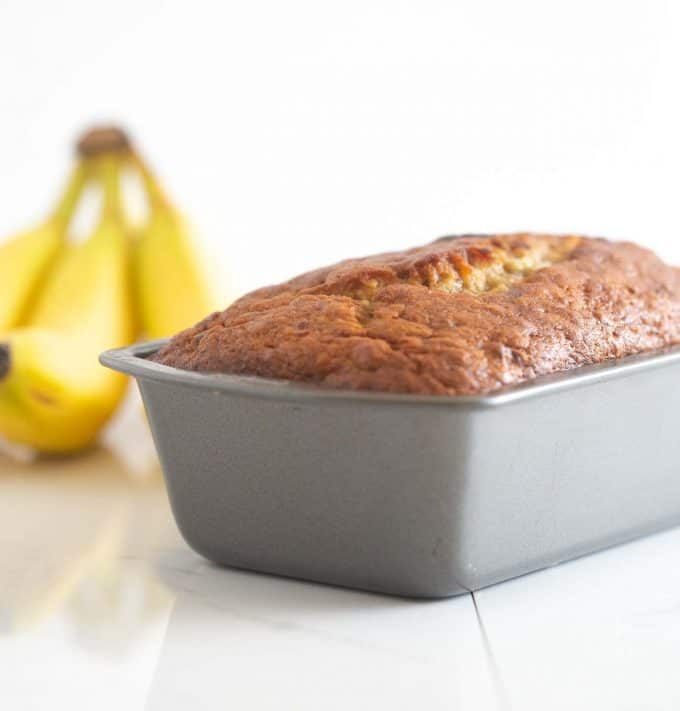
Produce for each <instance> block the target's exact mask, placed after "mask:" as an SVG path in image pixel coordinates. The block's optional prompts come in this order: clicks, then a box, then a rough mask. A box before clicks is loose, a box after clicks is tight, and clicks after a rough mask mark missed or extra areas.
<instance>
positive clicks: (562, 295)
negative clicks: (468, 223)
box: [153, 233, 680, 395]
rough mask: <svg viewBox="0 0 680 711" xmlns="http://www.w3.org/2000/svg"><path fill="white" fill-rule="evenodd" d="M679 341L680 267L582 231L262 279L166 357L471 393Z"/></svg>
mask: <svg viewBox="0 0 680 711" xmlns="http://www.w3.org/2000/svg"><path fill="white" fill-rule="evenodd" d="M677 343H680V269H678V268H674V267H670V266H668V265H666V264H664V263H663V262H662V261H661V260H660V259H659V258H658V257H656V256H655V255H654V254H653V253H652V252H650V251H648V250H646V249H643V248H642V247H639V246H637V245H635V244H631V243H626V242H610V241H607V240H604V239H594V238H588V237H579V236H574V235H563V236H555V235H541V234H525V233H523V234H505V235H462V236H455V237H445V238H442V239H439V240H437V241H435V242H433V243H431V244H427V245H425V246H423V247H416V248H414V249H408V250H405V251H402V252H390V253H386V254H379V255H376V256H372V257H365V258H361V259H350V260H347V261H344V262H340V263H339V264H336V265H333V266H330V267H325V268H323V269H318V270H316V271H313V272H309V273H307V274H303V275H301V276H298V277H296V278H294V279H291V280H290V281H287V282H285V283H283V284H279V285H277V286H270V287H266V288H263V289H258V290H257V291H254V292H252V293H250V294H247V295H246V296H244V297H242V298H241V299H239V300H238V301H236V302H235V303H234V304H232V305H231V306H230V307H229V308H227V309H226V310H225V311H222V312H220V313H214V314H212V315H210V316H208V317H207V318H206V319H204V320H203V321H201V322H200V323H199V324H197V325H196V326H194V327H193V328H190V329H188V330H186V331H183V332H182V333H180V334H178V335H177V336H175V337H174V338H173V339H172V340H171V341H170V342H169V344H168V345H166V346H165V347H164V348H162V349H161V350H160V351H159V352H158V353H157V354H156V355H155V356H154V357H153V360H155V361H156V362H158V363H163V364H165V365H170V366H174V367H177V368H183V369H187V370H193V371H201V372H210V373H214V372H219V373H238V374H248V375H259V376H264V377H267V378H284V379H288V380H293V381H298V382H305V383H313V384H317V385H320V386H323V387H327V388H337V389H351V390H374V391H387V392H396V393H416V394H428V395H473V394H485V393H489V392H492V391H494V390H496V389H498V388H500V387H503V386H507V385H512V384H516V383H521V382H523V381H526V380H529V379H531V378H534V377H536V376H538V375H543V374H547V373H554V372H557V371H562V370H567V369H570V368H575V367H578V366H580V365H586V364H590V363H597V362H600V361H604V360H607V359H610V358H619V357H622V356H626V355H630V354H633V353H640V352H644V351H651V350H655V349H659V348H663V347H665V346H669V345H672V344H677Z"/></svg>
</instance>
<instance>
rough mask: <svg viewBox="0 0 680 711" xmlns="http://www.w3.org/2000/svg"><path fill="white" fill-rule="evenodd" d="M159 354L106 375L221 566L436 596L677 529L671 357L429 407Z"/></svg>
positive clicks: (199, 538) (192, 530)
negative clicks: (120, 384)
mask: <svg viewBox="0 0 680 711" xmlns="http://www.w3.org/2000/svg"><path fill="white" fill-rule="evenodd" d="M160 344H161V342H153V343H147V344H142V345H138V346H132V347H130V348H124V349H119V350H115V351H108V352H107V353H104V354H103V355H102V356H101V361H102V363H103V364H104V365H107V366H109V367H111V368H114V369H115V370H120V371H122V372H124V373H129V374H131V375H134V376H135V377H136V378H137V381H138V383H139V387H140V390H141V393H142V397H143V399H144V403H145V406H146V409H147V413H148V416H149V422H150V425H151V429H152V432H153V436H154V439H155V442H156V446H157V448H158V453H159V456H160V459H161V464H162V467H163V471H164V474H165V478H166V483H167V487H168V491H169V495H170V500H171V505H172V509H173V512H174V515H175V518H176V520H177V524H178V526H179V528H180V530H181V532H182V534H183V535H184V537H185V538H186V540H187V542H188V543H189V545H190V546H192V547H193V548H194V549H195V550H196V551H197V552H199V553H200V554H202V555H204V556H205V557H207V558H209V559H211V560H213V561H215V562H218V563H221V564H225V565H230V566H236V567H242V568H248V569H252V570H258V571H263V572H267V573H275V574H279V575H286V576H292V577H296V578H303V579H308V580H316V581H321V582H324V583H331V584H337V585H344V586H348V587H356V588H362V589H365V590H374V591H379V592H385V593H392V594H399V595H407V596H415V597H446V596H450V595H456V594H459V593H462V592H466V591H470V590H476V589H478V588H481V587H485V586H487V585H491V584H493V583H497V582H500V581H502V580H506V579H508V578H511V577H514V576H517V575H521V574H523V573H528V572H531V571H533V570H537V569H540V568H544V567H546V566H549V565H553V564H555V563H558V562H561V561H564V560H567V559H570V558H573V557H576V556H579V555H583V554H585V553H589V552H592V551H595V550H598V549H600V548H604V547H607V546H610V545H613V544H616V543H621V542H623V541H626V540H629V539H632V538H634V537H637V536H640V535H644V534H647V533H651V532H653V531H656V530H660V529H662V528H665V527H668V526H672V525H675V524H678V523H680V414H679V413H680V349H675V350H670V351H666V352H663V353H657V354H653V355H645V356H636V357H632V358H627V359H625V360H623V361H618V362H615V363H607V364H603V365H598V366H589V367H586V368H580V369H578V370H574V371H570V372H568V373H564V374H560V375H557V376H550V377H547V378H541V379H538V380H536V381H533V382H532V383H530V384H527V385H523V386H519V387H515V388H512V389H509V390H507V391H504V392H499V393H497V394H494V395H491V396H486V397H459V398H441V397H421V396H408V395H391V394H381V393H364V392H361V393H360V392H353V391H328V390H322V389H319V388H314V387H307V386H301V385H296V384H292V383H287V382H280V381H271V380H265V379H261V378H248V377H241V376H229V375H205V374H197V373H190V372H185V371H180V370H176V369H174V368H169V367H167V366H162V365H158V364H156V363H151V362H149V361H147V360H145V359H144V356H147V355H149V354H150V353H152V352H154V351H155V350H156V349H157V348H158V347H159V346H160Z"/></svg>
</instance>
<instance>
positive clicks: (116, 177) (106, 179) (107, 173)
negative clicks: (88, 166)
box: [97, 155, 122, 218]
mask: <svg viewBox="0 0 680 711" xmlns="http://www.w3.org/2000/svg"><path fill="white" fill-rule="evenodd" d="M97 167H98V172H99V176H100V179H101V183H102V189H103V191H104V202H103V204H102V218H103V217H105V216H108V217H116V218H121V217H122V202H121V192H120V173H121V167H122V166H121V161H120V159H119V158H118V157H117V156H113V155H111V156H102V157H101V158H99V160H98V166H97Z"/></svg>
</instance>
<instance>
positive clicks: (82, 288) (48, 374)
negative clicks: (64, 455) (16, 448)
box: [0, 155, 135, 452]
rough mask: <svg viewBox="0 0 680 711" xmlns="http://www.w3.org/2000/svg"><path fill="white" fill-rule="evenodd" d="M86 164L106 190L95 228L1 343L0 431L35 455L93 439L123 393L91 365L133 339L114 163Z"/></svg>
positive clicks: (107, 159)
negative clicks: (107, 351)
mask: <svg viewBox="0 0 680 711" xmlns="http://www.w3.org/2000/svg"><path fill="white" fill-rule="evenodd" d="M90 163H91V166H92V172H93V175H95V176H96V177H98V178H99V180H100V181H101V183H102V185H103V191H104V201H103V207H102V213H101V216H100V220H99V224H98V226H97V227H96V229H95V231H94V233H93V234H92V236H91V237H90V238H89V239H88V240H87V241H85V242H83V243H81V244H68V245H67V246H66V247H65V248H64V251H63V253H62V255H61V256H60V258H59V259H58V262H57V264H56V265H55V267H54V268H53V269H52V270H51V272H50V274H49V277H48V280H47V282H46V284H45V285H44V288H43V290H42V291H41V293H40V295H39V297H38V299H37V302H36V303H35V306H34V308H33V309H32V312H31V314H30V317H29V318H28V319H27V321H26V323H25V326H24V327H23V328H20V329H16V330H14V331H11V332H9V333H7V334H6V335H5V336H3V337H2V338H0V433H1V434H3V435H4V436H5V437H6V438H7V439H9V440H12V441H14V442H18V443H21V444H26V445H30V446H32V447H34V448H36V449H38V450H41V451H50V452H68V451H73V450H76V449H80V448H82V447H85V446H87V445H89V444H91V443H92V442H93V441H94V440H95V438H96V436H97V434H98V432H99V430H100V429H101V427H102V426H103V424H104V423H105V422H106V421H107V420H108V418H109V416H110V415H111V414H112V413H113V411H114V410H115V408H116V407H117V405H118V404H119V402H120V400H121V398H122V396H123V394H124V390H125V378H124V377H121V376H120V375H119V374H115V373H112V372H111V371H109V370H107V369H105V368H102V367H101V366H100V365H99V364H98V361H97V357H98V355H99V353H100V352H101V351H102V350H105V349H108V348H115V347H119V346H122V345H125V344H127V343H129V342H130V341H131V340H133V338H134V336H135V333H134V326H133V324H134V319H133V313H132V299H131V280H130V269H129V245H128V238H127V234H126V229H125V221H124V218H123V215H122V213H121V209H120V196H119V170H120V159H119V158H117V157H115V156H113V157H112V156H110V155H109V156H99V157H96V158H92V159H90Z"/></svg>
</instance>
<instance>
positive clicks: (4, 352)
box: [0, 343, 12, 380]
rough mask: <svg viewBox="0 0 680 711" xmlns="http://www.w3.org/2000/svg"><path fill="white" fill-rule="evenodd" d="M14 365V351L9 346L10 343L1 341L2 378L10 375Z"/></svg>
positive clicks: (0, 375) (0, 363) (0, 367)
mask: <svg viewBox="0 0 680 711" xmlns="http://www.w3.org/2000/svg"><path fill="white" fill-rule="evenodd" d="M11 367H12V353H11V351H10V348H9V343H0V380H3V379H4V378H6V377H7V376H8V375H9V371H10V368H11Z"/></svg>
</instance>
